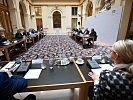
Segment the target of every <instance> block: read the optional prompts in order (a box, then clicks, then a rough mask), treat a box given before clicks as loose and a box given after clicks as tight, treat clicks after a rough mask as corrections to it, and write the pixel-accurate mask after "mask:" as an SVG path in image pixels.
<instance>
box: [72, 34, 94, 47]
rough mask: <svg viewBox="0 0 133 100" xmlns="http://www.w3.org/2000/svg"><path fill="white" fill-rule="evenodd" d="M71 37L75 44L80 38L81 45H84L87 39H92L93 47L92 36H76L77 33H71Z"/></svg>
mask: <svg viewBox="0 0 133 100" xmlns="http://www.w3.org/2000/svg"><path fill="white" fill-rule="evenodd" d="M72 37H73V38H74V40H75V41H76V42H79V41H78V39H79V38H81V40H82V45H85V41H86V40H87V39H92V45H94V38H95V37H94V36H90V35H84V34H79V35H78V34H77V33H72Z"/></svg>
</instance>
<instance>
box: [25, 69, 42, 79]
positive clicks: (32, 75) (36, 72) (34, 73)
mask: <svg viewBox="0 0 133 100" xmlns="http://www.w3.org/2000/svg"><path fill="white" fill-rule="evenodd" d="M41 71H42V69H29V71H28V72H27V73H26V75H25V76H24V78H25V79H38V78H39V76H40V74H41Z"/></svg>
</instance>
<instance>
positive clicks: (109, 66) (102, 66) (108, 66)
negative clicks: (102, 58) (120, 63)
mask: <svg viewBox="0 0 133 100" xmlns="http://www.w3.org/2000/svg"><path fill="white" fill-rule="evenodd" d="M99 66H100V67H101V68H98V69H91V70H92V72H93V73H95V74H96V75H98V76H100V73H101V71H103V70H110V71H112V70H113V68H114V67H112V66H111V65H110V64H99ZM98 83H99V82H98V80H97V81H94V84H95V85H96V84H98Z"/></svg>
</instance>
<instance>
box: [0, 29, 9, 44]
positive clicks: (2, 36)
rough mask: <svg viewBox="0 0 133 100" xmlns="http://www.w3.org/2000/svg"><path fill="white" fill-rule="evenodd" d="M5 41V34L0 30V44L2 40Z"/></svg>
mask: <svg viewBox="0 0 133 100" xmlns="http://www.w3.org/2000/svg"><path fill="white" fill-rule="evenodd" d="M5 41H7V39H6V37H5V35H4V33H3V32H0V45H2V44H3V42H5Z"/></svg>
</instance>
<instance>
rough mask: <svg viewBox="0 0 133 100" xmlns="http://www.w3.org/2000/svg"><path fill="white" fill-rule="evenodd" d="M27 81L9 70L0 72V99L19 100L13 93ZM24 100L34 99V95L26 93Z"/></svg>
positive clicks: (20, 88)
mask: <svg viewBox="0 0 133 100" xmlns="http://www.w3.org/2000/svg"><path fill="white" fill-rule="evenodd" d="M26 86H27V81H26V79H24V78H23V77H21V76H17V75H12V74H11V72H10V71H7V72H0V100H19V99H16V98H14V96H13V95H14V94H16V93H18V92H21V91H22V90H23V89H24V88H26ZM24 100H36V97H35V95H32V94H31V95H28V96H27V97H26V98H25V99H24Z"/></svg>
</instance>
